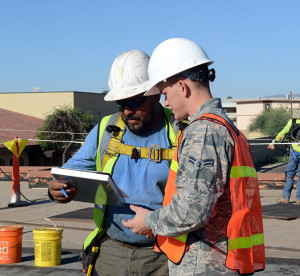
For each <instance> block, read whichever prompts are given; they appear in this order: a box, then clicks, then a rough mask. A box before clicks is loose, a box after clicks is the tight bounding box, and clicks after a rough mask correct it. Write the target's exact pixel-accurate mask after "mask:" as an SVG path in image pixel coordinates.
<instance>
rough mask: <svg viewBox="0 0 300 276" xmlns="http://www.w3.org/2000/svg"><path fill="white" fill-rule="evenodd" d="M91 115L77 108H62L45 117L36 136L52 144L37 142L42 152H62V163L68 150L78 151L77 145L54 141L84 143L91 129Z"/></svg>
mask: <svg viewBox="0 0 300 276" xmlns="http://www.w3.org/2000/svg"><path fill="white" fill-rule="evenodd" d="M93 119H94V117H93V115H91V114H90V113H85V112H82V111H80V110H79V109H77V108H74V109H72V108H71V107H69V106H62V107H59V108H57V109H54V111H53V112H52V113H51V114H49V115H47V116H46V118H45V121H44V123H43V126H42V127H41V128H40V129H39V131H43V132H38V134H37V135H36V136H37V138H38V139H39V140H52V141H53V142H48V141H41V142H39V144H40V146H41V148H42V149H43V150H49V149H57V150H59V151H62V152H63V153H64V154H63V163H64V162H65V154H66V152H67V150H68V149H70V148H72V149H73V150H75V149H76V150H77V149H78V144H77V146H76V144H74V143H73V144H72V143H62V142H54V141H84V138H85V137H86V135H87V133H88V132H89V131H90V130H91V129H92V127H93V123H92V122H93Z"/></svg>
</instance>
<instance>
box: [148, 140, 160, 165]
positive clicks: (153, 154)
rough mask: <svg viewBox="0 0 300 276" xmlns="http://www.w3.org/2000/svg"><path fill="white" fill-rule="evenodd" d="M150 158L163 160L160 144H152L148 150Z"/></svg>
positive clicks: (157, 160) (158, 160) (155, 160)
mask: <svg viewBox="0 0 300 276" xmlns="http://www.w3.org/2000/svg"><path fill="white" fill-rule="evenodd" d="M148 160H150V161H153V162H156V163H159V162H161V160H162V149H161V147H160V145H157V144H151V145H150V147H149V150H148Z"/></svg>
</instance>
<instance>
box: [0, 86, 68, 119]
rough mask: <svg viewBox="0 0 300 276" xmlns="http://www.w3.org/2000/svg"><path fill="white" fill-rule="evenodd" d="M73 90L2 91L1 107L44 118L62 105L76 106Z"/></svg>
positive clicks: (0, 96)
mask: <svg viewBox="0 0 300 276" xmlns="http://www.w3.org/2000/svg"><path fill="white" fill-rule="evenodd" d="M73 98H74V93H73V92H61V93H60V92H32V93H0V108H3V109H7V110H11V111H14V112H18V113H22V114H26V115H29V116H33V117H37V118H41V119H44V118H45V116H47V115H48V114H49V113H51V112H52V111H53V108H57V107H59V106H60V105H69V106H70V107H74V100H73Z"/></svg>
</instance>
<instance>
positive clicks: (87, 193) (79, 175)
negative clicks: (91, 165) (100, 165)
mask: <svg viewBox="0 0 300 276" xmlns="http://www.w3.org/2000/svg"><path fill="white" fill-rule="evenodd" d="M51 174H52V175H53V177H54V178H55V179H56V180H57V181H59V182H64V183H67V184H68V185H69V186H72V187H75V188H76V189H77V190H78V192H77V194H76V196H75V197H74V199H73V200H75V201H83V202H90V203H95V198H96V194H97V193H98V195H97V198H98V199H99V200H100V201H98V202H97V204H101V205H110V206H121V207H122V206H123V205H124V203H125V200H124V197H127V196H126V194H124V192H123V191H122V190H121V189H119V188H118V187H117V185H116V184H115V182H114V180H113V179H112V178H111V176H110V174H108V173H103V172H98V171H80V170H74V169H64V168H57V167H53V168H52V169H51Z"/></svg>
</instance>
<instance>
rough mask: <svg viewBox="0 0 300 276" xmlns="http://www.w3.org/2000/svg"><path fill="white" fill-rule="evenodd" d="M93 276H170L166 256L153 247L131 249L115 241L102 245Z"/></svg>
mask: <svg viewBox="0 0 300 276" xmlns="http://www.w3.org/2000/svg"><path fill="white" fill-rule="evenodd" d="M93 275H101V276H114V275H116V276H129V275H130V276H135V275H139V276H146V275H153V276H154V275H155V276H168V275H169V272H168V261H167V258H166V256H165V255H163V254H157V253H154V252H153V247H152V246H151V247H141V248H136V249H131V248H128V247H125V246H122V244H121V243H119V242H117V241H114V240H110V239H109V240H106V241H104V242H103V243H102V244H101V248H100V255H99V257H98V259H97V261H96V264H95V268H94V271H93Z"/></svg>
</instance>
